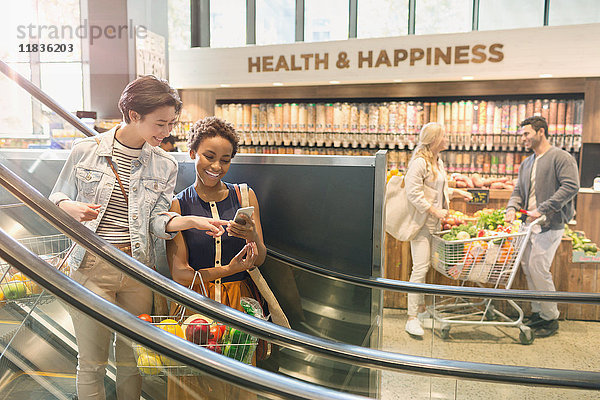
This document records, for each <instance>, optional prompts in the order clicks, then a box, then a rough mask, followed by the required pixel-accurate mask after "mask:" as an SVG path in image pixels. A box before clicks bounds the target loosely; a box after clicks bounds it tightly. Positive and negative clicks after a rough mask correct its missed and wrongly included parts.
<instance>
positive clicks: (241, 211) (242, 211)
mask: <svg viewBox="0 0 600 400" xmlns="http://www.w3.org/2000/svg"><path fill="white" fill-rule="evenodd" d="M253 212H254V207H253V206H250V207H243V208H238V210H237V211H236V212H235V217H233V220H234V221H235V222H237V223H238V224H241V225H245V224H246V221H244V220H243V219H242V218H241V217H240V214H245V215H247V216H249V217H252V213H253Z"/></svg>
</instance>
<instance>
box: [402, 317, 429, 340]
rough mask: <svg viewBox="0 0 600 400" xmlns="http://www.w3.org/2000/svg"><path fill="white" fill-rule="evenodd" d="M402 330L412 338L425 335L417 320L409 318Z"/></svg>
mask: <svg viewBox="0 0 600 400" xmlns="http://www.w3.org/2000/svg"><path fill="white" fill-rule="evenodd" d="M404 330H405V331H406V332H408V333H409V334H410V335H413V336H423V335H424V334H425V331H424V330H423V327H421V322H420V321H419V319H418V318H411V319H409V320H408V321H406V326H405V327H404Z"/></svg>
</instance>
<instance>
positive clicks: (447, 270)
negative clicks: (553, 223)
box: [428, 216, 545, 344]
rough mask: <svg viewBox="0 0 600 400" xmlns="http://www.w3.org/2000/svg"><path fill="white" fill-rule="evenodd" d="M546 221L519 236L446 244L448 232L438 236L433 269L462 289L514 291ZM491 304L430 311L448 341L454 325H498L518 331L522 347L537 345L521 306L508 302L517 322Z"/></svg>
mask: <svg viewBox="0 0 600 400" xmlns="http://www.w3.org/2000/svg"><path fill="white" fill-rule="evenodd" d="M544 220H545V218H544V217H543V216H542V217H541V218H538V219H536V220H534V221H533V222H532V223H530V224H523V225H521V227H520V229H519V231H518V232H516V233H512V234H507V233H498V234H497V235H494V236H485V237H478V238H472V239H467V240H456V241H446V240H444V239H442V238H441V237H440V236H441V235H443V234H445V233H447V231H444V232H438V233H436V234H435V235H434V236H433V240H432V249H431V252H432V257H431V263H432V265H433V268H435V270H436V271H438V272H440V273H441V274H443V275H444V276H446V277H448V278H451V279H455V280H458V281H461V286H464V285H465V284H466V283H467V282H474V283H476V284H477V285H479V286H483V284H488V285H489V284H491V285H493V287H494V288H499V287H505V288H506V289H510V287H511V285H512V283H513V280H514V278H515V275H516V273H517V270H518V267H519V263H520V262H521V258H522V257H523V253H524V251H525V246H526V244H527V242H528V241H529V238H530V236H531V233H532V232H535V231H536V230H540V224H541V223H542V222H543V221H544ZM491 303H492V300H491V299H487V300H485V299H484V300H481V301H473V300H472V299H465V298H447V299H443V300H442V301H441V302H436V303H435V304H433V305H431V306H429V307H428V311H429V313H430V314H431V316H432V318H433V319H434V321H436V322H438V323H439V324H440V334H441V337H442V338H443V339H447V338H448V336H449V334H450V327H451V325H496V326H514V327H518V328H519V330H520V334H519V340H520V341H521V343H522V344H531V343H533V340H534V338H535V337H534V333H533V331H532V330H531V329H530V328H529V327H528V326H526V325H525V324H523V310H522V309H521V307H519V305H518V304H517V303H515V302H514V301H512V300H508V304H509V305H510V306H511V307H512V308H513V309H514V310H515V311H516V312H517V313H518V318H516V319H513V318H511V317H509V316H507V315H505V314H504V313H502V312H500V311H499V310H497V309H495V308H494V306H493V305H492V304H491Z"/></svg>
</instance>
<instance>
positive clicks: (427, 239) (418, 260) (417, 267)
mask: <svg viewBox="0 0 600 400" xmlns="http://www.w3.org/2000/svg"><path fill="white" fill-rule="evenodd" d="M429 232H430V228H429V227H428V225H427V224H425V226H423V228H421V230H419V233H417V236H415V238H414V239H413V240H411V241H410V252H411V254H412V264H413V265H412V273H411V274H410V282H417V283H425V277H426V276H427V271H429V265H430V263H431V260H430V259H431V233H429ZM422 304H425V296H424V295H423V294H422V293H408V311H407V314H408V315H409V316H411V317H414V316H416V315H417V310H418V308H419V306H420V305H422Z"/></svg>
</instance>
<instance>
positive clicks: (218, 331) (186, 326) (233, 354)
mask: <svg viewBox="0 0 600 400" xmlns="http://www.w3.org/2000/svg"><path fill="white" fill-rule="evenodd" d="M240 304H241V306H242V308H243V310H244V312H245V313H246V314H249V315H252V316H255V317H257V318H261V319H265V317H264V314H263V310H262V308H261V307H260V304H259V303H258V302H257V301H256V300H254V299H251V298H247V297H242V298H241V300H240ZM138 318H140V319H142V320H144V321H146V322H149V323H152V324H153V325H155V326H157V327H159V328H161V329H163V330H165V331H167V332H169V333H171V334H173V335H176V336H178V337H180V338H183V339H186V340H188V341H190V342H192V343H195V344H197V345H199V346H202V347H204V348H206V349H208V350H211V351H214V352H216V353H219V354H223V355H225V356H227V357H230V358H233V359H235V360H238V361H241V362H244V363H247V364H249V363H250V362H251V361H252V357H253V355H254V351H255V349H256V345H257V343H258V339H257V338H255V337H254V336H252V335H250V334H248V333H246V332H243V331H240V330H239V329H236V328H233V327H227V326H225V325H223V324H220V323H218V322H215V321H213V320H212V319H210V318H209V317H206V316H204V315H201V314H193V315H191V316H189V317H187V318H186V319H185V320H184V321H183V322H178V321H177V319H180V320H181V319H183V318H180V317H172V318H166V319H164V317H158V316H155V317H152V316H150V315H148V314H140V315H138ZM135 348H136V352H137V362H138V367H139V369H140V371H141V372H142V373H144V374H146V375H157V374H160V373H164V374H169V375H177V374H178V373H179V372H180V369H184V367H183V366H178V365H177V364H176V362H175V361H174V360H171V359H170V358H168V357H165V356H162V355H160V354H157V353H155V352H153V351H151V350H149V349H147V348H144V347H143V346H139V345H137V346H135ZM182 373H189V371H187V370H186V371H185V372H183V371H182Z"/></svg>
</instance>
